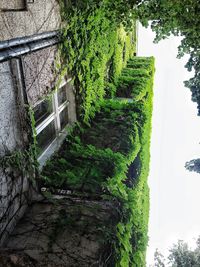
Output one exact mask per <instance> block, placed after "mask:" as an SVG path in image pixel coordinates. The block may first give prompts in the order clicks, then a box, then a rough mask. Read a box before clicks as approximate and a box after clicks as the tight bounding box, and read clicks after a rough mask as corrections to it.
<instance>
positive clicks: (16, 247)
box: [0, 196, 118, 267]
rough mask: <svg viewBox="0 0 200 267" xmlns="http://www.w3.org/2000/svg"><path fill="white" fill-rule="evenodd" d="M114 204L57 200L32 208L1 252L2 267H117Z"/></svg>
mask: <svg viewBox="0 0 200 267" xmlns="http://www.w3.org/2000/svg"><path fill="white" fill-rule="evenodd" d="M117 220H118V214H116V208H114V203H112V202H110V201H109V202H108V201H105V200H91V199H90V200H87V199H83V198H79V197H58V196H57V197H55V196H54V197H53V198H51V200H44V201H41V202H37V203H34V204H32V205H31V206H30V207H29V208H28V210H27V212H26V213H25V216H24V217H23V218H22V219H21V220H20V221H19V223H18V225H17V227H16V228H15V230H14V231H13V233H12V234H11V236H10V239H9V241H8V243H7V246H6V249H4V250H2V251H1V252H0V267H4V266H5V267H7V266H8V267H10V266H26V267H29V266H30V267H32V266H34V267H36V266H37V267H42V266H43V267H44V266H47V267H64V266H66V267H68V266H69V267H82V266H83V267H84V266H85V267H87V266H88V267H89V266H93V267H95V266H102V267H103V266H113V264H112V260H113V259H112V246H111V245H110V242H109V241H108V239H109V240H111V239H112V236H114V235H115V233H114V232H113V231H114V230H113V229H115V227H114V226H115V225H116V223H117Z"/></svg>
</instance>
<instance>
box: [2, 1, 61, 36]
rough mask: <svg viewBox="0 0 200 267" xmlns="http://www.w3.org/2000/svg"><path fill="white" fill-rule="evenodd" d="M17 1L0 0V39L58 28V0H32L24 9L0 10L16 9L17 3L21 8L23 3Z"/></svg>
mask: <svg viewBox="0 0 200 267" xmlns="http://www.w3.org/2000/svg"><path fill="white" fill-rule="evenodd" d="M19 1H20V0H17V1H16V0H9V1H7V0H3V1H2V0H1V1H0V3H1V4H0V41H3V40H8V39H12V38H19V37H23V36H27V35H33V34H36V33H42V32H47V31H53V30H57V29H59V25H60V21H61V19H60V7H59V4H58V1H56V0H40V1H34V3H32V4H27V10H26V11H7V12H3V11H2V12H1V9H4V8H11V9H15V8H16V9H17V5H18V9H23V5H24V3H19ZM21 2H25V1H21Z"/></svg>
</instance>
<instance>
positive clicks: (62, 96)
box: [58, 84, 67, 106]
mask: <svg viewBox="0 0 200 267" xmlns="http://www.w3.org/2000/svg"><path fill="white" fill-rule="evenodd" d="M66 100H67V85H66V84H65V85H64V86H63V87H61V88H60V89H59V90H58V106H60V105H62V104H63V103H64V102H65V101H66Z"/></svg>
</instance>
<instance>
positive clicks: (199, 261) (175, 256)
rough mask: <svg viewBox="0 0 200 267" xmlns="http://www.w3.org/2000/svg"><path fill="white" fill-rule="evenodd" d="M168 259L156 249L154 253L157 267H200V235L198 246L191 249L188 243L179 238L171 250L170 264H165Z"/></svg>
mask: <svg viewBox="0 0 200 267" xmlns="http://www.w3.org/2000/svg"><path fill="white" fill-rule="evenodd" d="M165 262H166V259H165V258H164V257H163V255H162V254H161V253H160V252H159V251H158V249H156V251H155V254H154V266H155V267H165V266H170V267H200V237H199V238H198V239H197V241H196V248H195V249H194V250H191V249H190V248H189V247H188V244H187V243H185V242H184V241H182V240H179V241H178V242H177V244H174V245H173V246H172V248H171V249H170V250H169V256H168V264H167V265H165Z"/></svg>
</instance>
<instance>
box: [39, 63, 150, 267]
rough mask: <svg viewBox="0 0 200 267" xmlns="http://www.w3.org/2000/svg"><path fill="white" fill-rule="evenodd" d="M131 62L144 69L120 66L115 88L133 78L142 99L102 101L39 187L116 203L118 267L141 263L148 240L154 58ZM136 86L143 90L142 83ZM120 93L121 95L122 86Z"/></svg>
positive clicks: (46, 170)
mask: <svg viewBox="0 0 200 267" xmlns="http://www.w3.org/2000/svg"><path fill="white" fill-rule="evenodd" d="M130 63H131V64H134V65H137V64H139V65H140V66H143V68H140V67H139V68H135V67H134V68H131V67H128V66H127V67H126V68H124V69H123V70H122V75H121V77H120V78H119V79H118V85H116V90H117V91H118V90H119V88H121V84H120V81H121V83H122V82H123V84H125V82H127V81H128V82H127V83H129V81H130V80H131V79H132V80H134V79H135V80H138V81H139V80H141V83H144V85H145V86H144V87H145V94H142V93H141V92H138V93H139V94H140V95H141V96H140V98H136V97H135V98H134V97H133V98H132V100H131V101H130V100H129V99H116V98H115V99H114V98H113V99H106V100H105V99H104V100H102V102H101V106H100V108H99V110H98V111H96V113H95V117H94V119H93V120H92V122H91V123H90V125H88V124H84V123H78V124H77V126H76V127H75V128H74V129H73V131H72V132H71V134H70V135H69V136H68V137H67V140H66V141H65V143H64V145H63V146H62V148H61V149H60V150H59V151H58V153H57V154H56V155H54V157H53V158H52V159H50V160H49V161H48V163H47V164H46V166H45V168H44V169H43V172H42V175H43V185H44V186H46V187H48V188H49V189H50V190H54V188H62V189H66V190H71V191H72V192H82V193H89V194H98V195H99V196H102V197H103V198H106V199H112V200H115V201H118V202H119V203H120V204H119V206H120V207H121V218H120V221H119V222H118V224H117V226H116V231H117V234H116V239H115V243H114V246H115V266H116V267H117V266H119V267H126V266H145V254H146V245H147V241H148V238H147V226H148V211H149V188H148V185H147V176H148V172H149V160H150V154H149V147H150V134H151V115H152V97H153V92H152V86H153V74H154V65H153V59H152V58H146V59H143V58H141V59H140V58H138V59H137V58H136V59H135V60H131V61H129V64H130ZM144 66H146V67H144ZM125 73H126V74H127V75H125ZM131 75H132V76H131ZM134 75H135V76H134ZM135 80H134V81H135ZM117 86H118V87H117ZM138 88H139V89H140V90H141V91H142V90H143V87H142V86H141V87H138ZM133 90H134V88H133ZM123 93H124V95H123ZM121 94H122V95H121V96H122V98H123V97H124V96H125V94H126V88H125V89H124V91H121ZM134 162H136V164H138V168H139V171H138V175H137V176H135V177H131V178H132V179H134V180H135V181H134V183H129V182H128V180H127V179H130V177H129V176H128V175H127V174H128V171H129V167H130V165H131V164H133V163H134ZM137 162H138V163H137Z"/></svg>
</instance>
